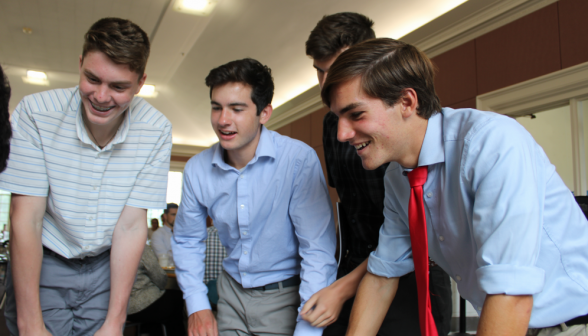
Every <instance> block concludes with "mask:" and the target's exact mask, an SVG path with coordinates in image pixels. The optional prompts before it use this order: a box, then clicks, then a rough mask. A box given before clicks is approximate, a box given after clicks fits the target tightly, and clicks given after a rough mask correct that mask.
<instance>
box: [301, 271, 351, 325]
mask: <svg viewBox="0 0 588 336" xmlns="http://www.w3.org/2000/svg"><path fill="white" fill-rule="evenodd" d="M338 287H339V286H338V283H337V282H335V283H333V284H332V285H330V286H328V287H325V288H323V289H321V290H320V291H318V292H316V293H315V294H314V295H313V296H311V297H310V299H308V301H306V303H305V304H304V307H302V310H301V311H300V316H302V318H303V319H304V320H306V321H308V322H309V323H310V324H311V325H312V326H313V327H319V328H321V327H326V326H328V325H330V324H332V323H333V322H335V321H337V318H338V317H339V313H341V308H343V304H344V303H345V301H347V299H348V298H347V296H346V295H344V294H343V291H342V290H341V289H340V288H338Z"/></svg>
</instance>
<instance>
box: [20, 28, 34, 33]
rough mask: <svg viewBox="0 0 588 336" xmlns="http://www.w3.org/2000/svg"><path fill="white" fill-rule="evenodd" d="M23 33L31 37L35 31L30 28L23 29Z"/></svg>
mask: <svg viewBox="0 0 588 336" xmlns="http://www.w3.org/2000/svg"><path fill="white" fill-rule="evenodd" d="M22 32H23V33H25V34H29V35H30V34H32V33H33V30H32V29H31V28H29V27H22Z"/></svg>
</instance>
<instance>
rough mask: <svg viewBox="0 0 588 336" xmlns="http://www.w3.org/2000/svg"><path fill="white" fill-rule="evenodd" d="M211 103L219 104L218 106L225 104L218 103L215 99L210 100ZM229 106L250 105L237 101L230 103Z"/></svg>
mask: <svg viewBox="0 0 588 336" xmlns="http://www.w3.org/2000/svg"><path fill="white" fill-rule="evenodd" d="M210 104H212V105H218V106H223V105H222V104H221V103H218V102H216V101H214V100H211V101H210ZM229 106H244V107H247V106H248V105H247V104H246V103H241V102H235V103H230V104H229Z"/></svg>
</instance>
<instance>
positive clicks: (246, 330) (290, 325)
mask: <svg viewBox="0 0 588 336" xmlns="http://www.w3.org/2000/svg"><path fill="white" fill-rule="evenodd" d="M217 288H218V296H219V300H218V305H217V309H218V314H217V322H218V332H219V335H220V336H235V335H238V336H245V335H260V336H262V335H263V336H269V335H292V334H294V329H295V328H296V318H297V317H298V307H299V306H300V294H298V289H299V286H292V287H287V288H282V287H281V286H280V288H279V289H271V290H267V291H263V290H257V289H247V288H243V286H241V284H239V283H238V282H237V281H235V280H234V279H233V278H232V277H231V276H230V275H229V274H228V273H227V272H225V271H223V272H222V273H221V274H220V275H219V277H218V283H217Z"/></svg>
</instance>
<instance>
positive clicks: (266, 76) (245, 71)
mask: <svg viewBox="0 0 588 336" xmlns="http://www.w3.org/2000/svg"><path fill="white" fill-rule="evenodd" d="M205 82H206V86H208V87H209V88H210V97H211V98H212V89H213V88H214V87H215V86H222V85H225V84H227V83H243V84H247V85H249V86H251V101H252V102H253V103H254V104H255V106H256V107H257V115H260V114H261V111H262V110H263V109H264V108H265V107H266V106H268V105H269V104H271V103H272V98H273V97H274V80H273V79H272V70H271V69H270V68H268V67H267V66H266V65H263V64H261V63H260V62H259V61H257V60H254V59H252V58H244V59H242V60H237V61H232V62H229V63H227V64H223V65H221V66H219V67H217V68H214V69H212V70H210V73H208V76H206V79H205Z"/></svg>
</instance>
